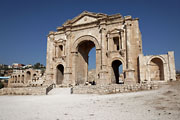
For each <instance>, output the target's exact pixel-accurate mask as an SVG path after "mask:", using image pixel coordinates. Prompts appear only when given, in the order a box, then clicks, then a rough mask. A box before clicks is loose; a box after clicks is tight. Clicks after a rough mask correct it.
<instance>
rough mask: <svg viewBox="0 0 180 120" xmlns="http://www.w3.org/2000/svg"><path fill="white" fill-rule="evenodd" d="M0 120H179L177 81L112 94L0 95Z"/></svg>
mask: <svg viewBox="0 0 180 120" xmlns="http://www.w3.org/2000/svg"><path fill="white" fill-rule="evenodd" d="M0 120H180V81H176V82H169V83H167V84H165V85H162V86H161V87H160V88H159V89H158V90H151V91H140V92H134V93H121V94H112V95H70V94H69V95H68V94H62V95H47V96H45V95H44V96H0Z"/></svg>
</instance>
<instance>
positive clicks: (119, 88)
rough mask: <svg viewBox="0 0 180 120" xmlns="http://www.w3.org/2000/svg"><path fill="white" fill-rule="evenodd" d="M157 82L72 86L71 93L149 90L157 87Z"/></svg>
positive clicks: (112, 92)
mask: <svg viewBox="0 0 180 120" xmlns="http://www.w3.org/2000/svg"><path fill="white" fill-rule="evenodd" d="M157 88H158V84H155V83H148V84H145V83H143V84H135V85H126V84H123V85H120V84H114V85H100V86H97V85H95V86H93V85H91V86H75V87H73V88H72V90H71V92H72V94H115V93H124V92H135V91H140V90H151V89H157Z"/></svg>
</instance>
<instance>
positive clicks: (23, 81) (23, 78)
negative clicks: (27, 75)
mask: <svg viewBox="0 0 180 120" xmlns="http://www.w3.org/2000/svg"><path fill="white" fill-rule="evenodd" d="M21 81H22V83H24V75H22V79H21Z"/></svg>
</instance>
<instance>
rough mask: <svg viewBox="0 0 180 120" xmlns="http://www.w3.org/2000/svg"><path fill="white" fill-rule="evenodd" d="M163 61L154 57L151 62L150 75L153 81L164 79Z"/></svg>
mask: <svg viewBox="0 0 180 120" xmlns="http://www.w3.org/2000/svg"><path fill="white" fill-rule="evenodd" d="M163 70H164V69H163V62H162V60H161V59H159V58H153V59H152V60H151V62H150V77H151V80H153V81H158V80H164V72H163Z"/></svg>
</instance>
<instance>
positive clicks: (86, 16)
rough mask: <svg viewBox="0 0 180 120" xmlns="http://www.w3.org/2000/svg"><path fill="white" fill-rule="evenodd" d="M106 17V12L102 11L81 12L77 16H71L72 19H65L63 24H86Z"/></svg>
mask: <svg viewBox="0 0 180 120" xmlns="http://www.w3.org/2000/svg"><path fill="white" fill-rule="evenodd" d="M104 17H107V15H106V14H102V13H91V12H87V11H85V12H83V13H81V14H80V15H79V16H77V17H75V18H73V19H72V20H68V21H66V22H65V23H64V24H63V26H69V25H70V26H75V25H81V24H88V23H91V22H95V21H97V20H98V19H100V18H104Z"/></svg>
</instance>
